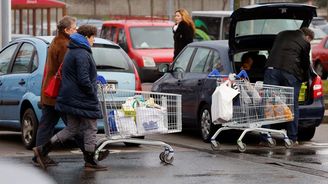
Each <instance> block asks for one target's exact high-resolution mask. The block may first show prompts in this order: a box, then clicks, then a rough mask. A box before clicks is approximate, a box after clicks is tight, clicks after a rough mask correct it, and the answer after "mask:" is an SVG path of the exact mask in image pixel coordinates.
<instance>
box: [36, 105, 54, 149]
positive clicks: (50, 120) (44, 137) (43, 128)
mask: <svg viewBox="0 0 328 184" xmlns="http://www.w3.org/2000/svg"><path fill="white" fill-rule="evenodd" d="M59 118H60V114H59V113H58V111H56V110H55V108H54V107H53V106H49V105H45V106H43V107H42V116H41V119H40V122H39V126H38V131H37V134H36V146H40V145H43V144H45V143H47V142H48V141H49V140H50V138H51V137H52V136H53V133H54V129H55V126H56V124H57V123H58V120H59Z"/></svg>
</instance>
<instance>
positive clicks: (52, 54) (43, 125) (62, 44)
mask: <svg viewBox="0 0 328 184" xmlns="http://www.w3.org/2000/svg"><path fill="white" fill-rule="evenodd" d="M57 31H58V33H57V36H56V37H55V38H54V39H53V41H52V43H51V44H50V46H49V49H48V55H47V61H46V64H45V72H44V76H43V79H42V87H41V88H42V89H41V105H42V116H41V119H40V122H39V126H38V131H37V135H36V146H40V145H43V144H45V143H46V142H48V141H49V140H50V138H51V136H52V135H53V133H54V129H55V126H56V124H57V123H58V121H59V118H62V120H63V121H64V123H65V124H66V118H65V115H64V114H62V113H60V112H58V111H56V110H55V103H56V99H55V98H51V97H48V96H46V95H45V93H44V89H45V87H46V86H47V85H48V83H49V81H50V79H51V77H52V76H54V75H55V74H56V72H57V71H58V68H59V66H60V65H61V63H62V62H63V60H64V56H65V53H66V51H67V45H68V43H69V36H70V35H71V34H73V33H75V32H76V18H74V17H70V16H64V17H63V18H62V19H61V20H60V21H59V23H58V25H57ZM75 140H76V143H77V144H78V146H79V147H80V148H81V150H82V152H83V151H84V147H83V137H82V136H81V135H77V136H75ZM108 154H109V152H108V150H106V151H102V152H100V155H99V160H101V159H104V158H106V157H107V156H108ZM45 158H46V159H45V164H46V165H48V166H55V165H57V162H55V161H54V160H52V159H51V158H50V157H48V156H46V157H45ZM32 162H33V164H35V165H37V161H36V157H35V156H34V157H33V158H32Z"/></svg>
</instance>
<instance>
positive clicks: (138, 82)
mask: <svg viewBox="0 0 328 184" xmlns="http://www.w3.org/2000/svg"><path fill="white" fill-rule="evenodd" d="M133 70H134V76H135V79H136V91H141V90H142V88H141V80H140V77H139V74H138V71H137V69H136V67H135V66H133Z"/></svg>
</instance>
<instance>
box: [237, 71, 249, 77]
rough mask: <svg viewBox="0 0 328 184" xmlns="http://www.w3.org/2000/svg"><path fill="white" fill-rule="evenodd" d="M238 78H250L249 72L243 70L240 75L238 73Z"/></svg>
mask: <svg viewBox="0 0 328 184" xmlns="http://www.w3.org/2000/svg"><path fill="white" fill-rule="evenodd" d="M236 78H237V79H239V78H248V74H247V72H246V71H245V70H241V71H240V72H239V74H238V75H236Z"/></svg>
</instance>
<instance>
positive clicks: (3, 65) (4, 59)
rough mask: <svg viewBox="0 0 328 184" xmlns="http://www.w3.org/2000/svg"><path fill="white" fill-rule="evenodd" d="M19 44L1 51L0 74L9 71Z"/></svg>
mask: <svg viewBox="0 0 328 184" xmlns="http://www.w3.org/2000/svg"><path fill="white" fill-rule="evenodd" d="M17 45H18V44H13V45H11V46H9V47H7V48H6V49H5V50H3V51H2V52H1V53H0V75H3V74H6V73H7V72H8V67H9V63H10V60H11V58H12V56H13V55H14V52H15V50H16V48H17Z"/></svg>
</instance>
